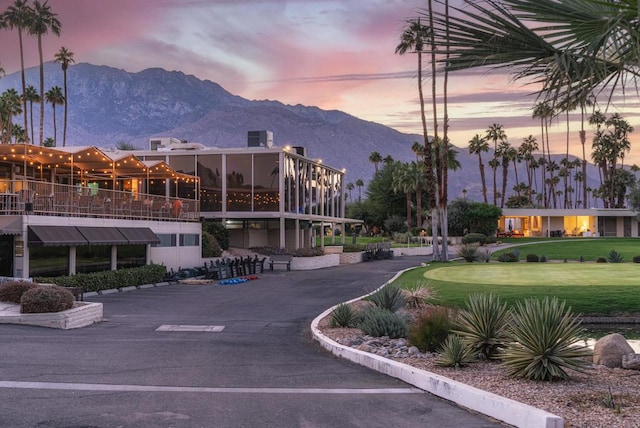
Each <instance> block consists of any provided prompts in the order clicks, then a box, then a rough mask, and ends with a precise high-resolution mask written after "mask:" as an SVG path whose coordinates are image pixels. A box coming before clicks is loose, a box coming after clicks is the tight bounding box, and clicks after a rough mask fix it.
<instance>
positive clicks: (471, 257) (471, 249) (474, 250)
mask: <svg viewBox="0 0 640 428" xmlns="http://www.w3.org/2000/svg"><path fill="white" fill-rule="evenodd" d="M458 257H462V258H463V259H464V260H465V261H467V262H469V263H471V262H474V261H476V260H478V245H476V244H468V245H462V246H461V247H460V249H459V250H458Z"/></svg>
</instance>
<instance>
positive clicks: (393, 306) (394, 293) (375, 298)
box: [368, 284, 405, 312]
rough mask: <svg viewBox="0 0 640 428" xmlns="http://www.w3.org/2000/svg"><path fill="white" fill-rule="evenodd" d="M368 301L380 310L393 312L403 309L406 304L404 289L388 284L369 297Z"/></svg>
mask: <svg viewBox="0 0 640 428" xmlns="http://www.w3.org/2000/svg"><path fill="white" fill-rule="evenodd" d="M368 300H370V301H371V302H373V304H374V305H376V306H377V307H379V308H380V309H386V310H388V311H391V312H395V311H397V310H398V309H400V308H401V307H403V306H404V303H405V297H404V294H403V291H402V289H401V288H400V287H399V286H397V285H395V284H388V285H386V286H384V287H382V288H381V289H379V290H378V291H376V292H375V293H373V294H372V295H371V296H369V297H368Z"/></svg>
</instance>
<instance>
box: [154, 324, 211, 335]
mask: <svg viewBox="0 0 640 428" xmlns="http://www.w3.org/2000/svg"><path fill="white" fill-rule="evenodd" d="M222 330H224V326H223V325H171V324H164V325H161V326H160V327H158V328H156V331H190V332H209V333H219V332H221V331H222Z"/></svg>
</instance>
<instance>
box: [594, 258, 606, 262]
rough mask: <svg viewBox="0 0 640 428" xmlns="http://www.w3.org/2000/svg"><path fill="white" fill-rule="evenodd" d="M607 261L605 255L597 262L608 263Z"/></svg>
mask: <svg viewBox="0 0 640 428" xmlns="http://www.w3.org/2000/svg"><path fill="white" fill-rule="evenodd" d="M606 262H607V259H605V258H604V257H598V258H597V259H596V263H606Z"/></svg>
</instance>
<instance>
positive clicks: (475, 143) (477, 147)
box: [469, 134, 489, 204]
mask: <svg viewBox="0 0 640 428" xmlns="http://www.w3.org/2000/svg"><path fill="white" fill-rule="evenodd" d="M488 151H489V143H488V142H487V139H486V138H485V137H482V136H480V134H476V135H474V136H473V138H472V139H471V140H469V153H470V154H472V155H473V154H476V155H478V168H480V181H481V182H482V198H483V200H484V203H485V204H486V203H487V182H486V179H485V176H484V163H482V153H483V152H484V153H486V152H488Z"/></svg>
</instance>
